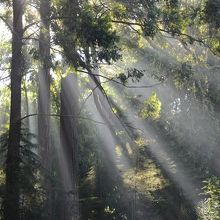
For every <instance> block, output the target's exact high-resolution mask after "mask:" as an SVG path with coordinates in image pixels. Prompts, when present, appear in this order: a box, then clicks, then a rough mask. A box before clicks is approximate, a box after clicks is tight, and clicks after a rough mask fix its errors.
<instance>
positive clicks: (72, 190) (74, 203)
mask: <svg viewBox="0 0 220 220" xmlns="http://www.w3.org/2000/svg"><path fill="white" fill-rule="evenodd" d="M78 100H79V94H78V84H77V79H76V76H74V75H73V74H71V75H69V76H67V77H66V78H64V79H62V81H61V110H60V114H61V118H60V137H61V147H62V154H63V158H62V161H61V162H62V164H61V175H62V185H63V193H64V203H63V207H62V213H63V217H62V220H78V219H79V218H80V213H79V191H78V185H79V183H78V182H79V178H78V175H79V162H78V144H79V143H78V120H77V114H78V112H79V108H78Z"/></svg>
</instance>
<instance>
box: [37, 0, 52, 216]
mask: <svg viewBox="0 0 220 220" xmlns="http://www.w3.org/2000/svg"><path fill="white" fill-rule="evenodd" d="M40 16H41V29H40V38H39V59H40V68H39V75H38V83H39V84H38V86H39V87H38V89H39V91H38V113H39V115H40V116H38V144H39V150H40V156H41V159H42V166H43V169H44V172H43V181H42V184H43V185H44V187H45V190H46V207H45V210H46V216H47V219H48V220H52V214H53V213H52V198H51V197H52V188H51V178H50V176H51V154H50V153H51V141H50V116H49V115H50V66H51V59H50V19H49V18H50V0H41V1H40Z"/></svg>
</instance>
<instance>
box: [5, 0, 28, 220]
mask: <svg viewBox="0 0 220 220" xmlns="http://www.w3.org/2000/svg"><path fill="white" fill-rule="evenodd" d="M23 11H24V0H13V33H12V60H11V110H10V127H9V139H8V151H7V159H6V194H5V198H4V218H5V220H19V214H20V212H19V194H20V183H19V178H20V176H19V172H20V169H19V163H20V139H21V121H20V118H21V79H22V38H23V24H22V15H23Z"/></svg>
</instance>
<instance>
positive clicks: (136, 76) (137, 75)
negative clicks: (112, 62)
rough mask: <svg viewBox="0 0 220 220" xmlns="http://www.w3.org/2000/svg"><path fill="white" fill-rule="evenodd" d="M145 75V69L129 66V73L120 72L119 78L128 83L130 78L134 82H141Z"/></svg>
mask: <svg viewBox="0 0 220 220" xmlns="http://www.w3.org/2000/svg"><path fill="white" fill-rule="evenodd" d="M143 75H144V70H138V69H136V68H129V69H127V73H126V74H125V73H120V74H119V75H118V77H117V78H118V79H119V80H120V81H121V82H122V83H123V84H126V83H128V80H129V79H131V80H132V82H139V81H140V79H141V78H142V77H143Z"/></svg>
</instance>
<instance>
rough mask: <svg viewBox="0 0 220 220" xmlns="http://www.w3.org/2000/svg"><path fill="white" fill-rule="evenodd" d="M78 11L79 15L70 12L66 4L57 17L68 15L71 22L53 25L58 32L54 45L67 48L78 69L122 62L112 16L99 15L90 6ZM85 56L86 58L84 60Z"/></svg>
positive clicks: (69, 56) (68, 56) (65, 50)
mask: <svg viewBox="0 0 220 220" xmlns="http://www.w3.org/2000/svg"><path fill="white" fill-rule="evenodd" d="M78 10H79V12H78V13H79V15H80V16H77V14H76V12H75V11H74V10H72V11H70V10H69V5H68V4H67V5H66V4H64V5H63V7H62V9H60V10H59V11H58V14H59V15H60V16H61V17H63V16H64V17H65V16H66V15H67V14H68V15H69V17H68V19H63V21H61V22H60V21H59V22H56V21H54V22H52V27H53V30H54V32H55V33H56V34H55V37H54V40H55V43H56V44H58V45H60V46H61V47H62V48H63V49H64V53H65V55H66V58H67V60H68V62H70V63H72V64H73V65H74V67H75V68H78V67H83V68H85V67H86V66H87V65H88V64H89V65H91V66H95V65H97V62H107V63H108V64H110V63H111V62H113V61H116V60H118V59H120V58H121V55H120V50H119V48H118V47H117V42H118V40H119V38H118V36H117V34H116V31H114V30H113V28H112V25H111V16H110V13H108V12H103V13H102V11H101V12H97V11H96V8H94V7H92V6H91V5H88V4H85V5H82V6H81V8H78ZM54 13H56V11H55V12H54ZM78 51H80V53H79V52H78ZM83 53H84V56H85V58H82V57H81V54H83Z"/></svg>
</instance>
